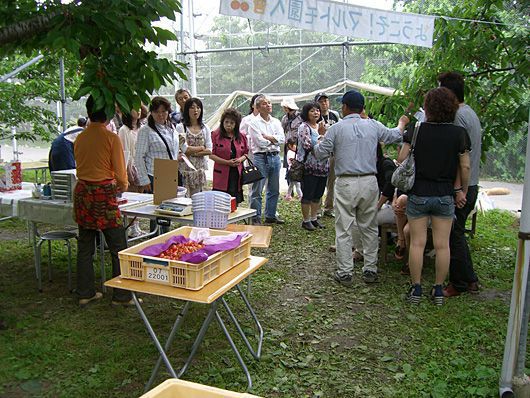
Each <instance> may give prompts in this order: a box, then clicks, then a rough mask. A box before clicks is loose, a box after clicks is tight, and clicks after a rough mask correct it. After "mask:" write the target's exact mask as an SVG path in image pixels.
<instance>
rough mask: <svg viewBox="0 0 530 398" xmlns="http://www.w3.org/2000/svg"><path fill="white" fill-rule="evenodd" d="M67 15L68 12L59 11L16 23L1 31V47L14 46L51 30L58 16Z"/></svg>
mask: <svg viewBox="0 0 530 398" xmlns="http://www.w3.org/2000/svg"><path fill="white" fill-rule="evenodd" d="M63 13H64V14H67V10H65V9H59V10H55V11H53V12H50V13H47V14H43V15H38V16H36V17H33V18H30V19H28V20H26V21H21V22H15V23H13V24H11V25H8V26H5V27H3V28H1V29H0V47H1V46H5V45H7V44H12V43H14V42H18V41H20V40H23V39H27V38H28V37H31V36H35V35H36V34H38V33H41V32H43V31H46V30H49V29H50V28H51V21H52V20H53V18H55V17H56V16H58V15H61V14H63Z"/></svg>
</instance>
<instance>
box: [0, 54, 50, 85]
mask: <svg viewBox="0 0 530 398" xmlns="http://www.w3.org/2000/svg"><path fill="white" fill-rule="evenodd" d="M43 58H44V55H38V56H36V57H35V58H33V59H32V60H30V61H28V62H26V63H25V64H24V65H21V66H19V67H18V68H16V69H15V70H14V71H13V72H10V73H8V74H7V75H4V76H2V77H0V83H1V82H4V81H6V80H7V79H9V78H11V77H13V76H15V75H17V74H18V72H20V71H23V70H24V69H26V68H27V67H28V66H31V65H33V64H34V63H36V62H39V61H40V60H41V59H43Z"/></svg>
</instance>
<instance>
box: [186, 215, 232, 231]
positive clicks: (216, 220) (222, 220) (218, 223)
mask: <svg viewBox="0 0 530 398" xmlns="http://www.w3.org/2000/svg"><path fill="white" fill-rule="evenodd" d="M229 214H230V212H221V211H216V210H213V211H212V210H193V225H195V226H196V227H201V228H215V229H225V228H226V226H227V225H228V215H229Z"/></svg>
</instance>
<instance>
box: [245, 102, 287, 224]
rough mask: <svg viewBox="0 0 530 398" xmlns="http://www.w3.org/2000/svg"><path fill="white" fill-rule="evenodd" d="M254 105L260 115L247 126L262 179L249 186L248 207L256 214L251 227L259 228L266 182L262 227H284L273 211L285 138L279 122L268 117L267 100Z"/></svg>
mask: <svg viewBox="0 0 530 398" xmlns="http://www.w3.org/2000/svg"><path fill="white" fill-rule="evenodd" d="M254 103H255V109H256V110H257V111H258V112H259V114H258V115H257V116H256V117H255V118H254V119H253V120H252V121H251V122H250V124H249V126H248V135H249V136H250V150H251V152H252V156H253V159H254V164H255V165H256V167H257V168H258V169H259V171H260V172H261V174H262V175H263V177H265V178H264V179H263V180H260V181H257V182H255V183H254V184H252V192H251V196H250V207H251V208H252V209H255V210H256V211H257V214H256V216H255V217H254V220H253V221H254V224H261V207H262V203H261V201H262V200H261V195H262V192H263V187H264V186H265V182H267V191H266V195H265V199H266V201H265V223H269V224H283V223H284V221H283V220H280V219H279V218H278V217H277V216H276V208H277V206H278V198H279V196H280V169H281V159H280V145H282V144H283V143H284V142H285V135H284V133H283V128H282V124H281V123H280V121H279V120H278V119H276V118H275V117H272V116H271V113H272V104H271V101H270V99H269V98H267V97H266V96H264V95H262V96H259V97H257V98H256V100H255V102H254Z"/></svg>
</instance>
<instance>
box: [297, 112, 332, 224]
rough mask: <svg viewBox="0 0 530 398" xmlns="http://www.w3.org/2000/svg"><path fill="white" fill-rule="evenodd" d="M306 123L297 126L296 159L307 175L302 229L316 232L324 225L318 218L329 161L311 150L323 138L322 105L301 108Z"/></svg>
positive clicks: (303, 192)
mask: <svg viewBox="0 0 530 398" xmlns="http://www.w3.org/2000/svg"><path fill="white" fill-rule="evenodd" d="M300 116H301V117H302V120H303V123H302V124H301V125H300V127H298V146H297V149H296V160H298V161H299V162H303V163H304V177H303V180H302V200H301V201H300V202H301V204H302V218H303V220H302V228H303V229H306V230H308V231H314V230H316V229H317V228H324V226H323V225H322V224H321V223H320V221H318V218H317V214H318V211H319V209H320V200H321V199H322V195H324V190H325V189H326V183H327V180H328V174H329V161H328V159H325V160H318V159H317V158H316V157H315V155H313V153H312V152H311V151H312V149H313V147H314V146H315V145H316V144H317V142H318V140H319V139H321V138H322V137H323V135H321V134H320V133H319V131H318V130H319V128H323V127H322V125H321V126H319V123H318V120H319V119H320V105H319V103H318V102H309V103H307V104H305V105H304V106H303V108H302V112H301V114H300Z"/></svg>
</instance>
